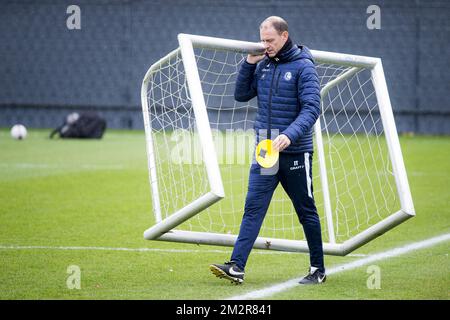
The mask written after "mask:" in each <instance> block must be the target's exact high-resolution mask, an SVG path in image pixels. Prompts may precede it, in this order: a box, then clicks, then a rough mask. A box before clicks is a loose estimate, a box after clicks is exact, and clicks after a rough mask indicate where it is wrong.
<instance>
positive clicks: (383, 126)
mask: <svg viewBox="0 0 450 320" xmlns="http://www.w3.org/2000/svg"><path fill="white" fill-rule="evenodd" d="M178 42H179V47H178V48H177V49H175V50H174V51H172V52H170V53H168V54H167V55H166V56H164V57H162V58H161V59H160V60H159V61H157V62H155V63H154V64H153V65H152V66H151V67H150V68H149V70H148V71H147V73H146V75H145V78H144V80H143V83H142V88H141V99H142V111H143V117H144V125H145V136H146V145H147V158H148V170H149V180H150V189H151V199H152V208H153V218H152V220H150V222H149V225H151V226H150V227H149V228H148V229H147V230H146V231H145V232H144V238H145V239H148V240H164V241H175V242H185V243H195V244H207V245H221V246H233V245H234V243H235V241H236V238H237V234H238V232H239V226H240V222H241V220H242V215H243V211H244V202H245V197H246V192H247V186H248V174H249V168H250V164H251V163H252V161H254V157H253V156H254V154H255V141H254V138H255V134H254V132H253V122H254V118H255V115H256V111H257V101H256V98H255V99H252V100H251V101H249V102H246V103H242V102H237V101H235V100H234V86H235V81H236V75H237V73H238V70H239V66H240V64H241V63H242V62H243V61H244V59H245V58H246V56H247V54H248V53H258V52H262V51H263V46H262V44H260V43H253V42H245V41H237V40H230V39H221V38H213V37H204V36H196V35H188V34H179V35H178ZM311 52H312V54H313V57H314V60H315V63H316V66H317V71H318V73H319V77H320V86H321V108H322V110H321V115H320V118H319V120H318V121H317V122H316V124H315V127H314V148H315V149H314V150H315V152H314V157H313V186H314V190H313V195H314V199H315V201H316V205H317V209H318V212H319V216H320V219H321V225H322V232H323V234H322V236H323V239H324V253H325V254H330V255H346V254H348V253H350V252H352V251H353V250H355V249H357V248H358V247H360V246H362V245H364V244H366V243H367V242H369V241H371V240H373V239H375V238H376V237H378V236H380V235H381V234H383V233H385V232H386V231H388V230H390V229H392V228H394V227H395V226H397V225H398V224H400V223H402V222H403V221H405V220H407V219H408V218H410V217H413V216H414V215H415V212H414V206H413V202H412V198H411V193H410V189H409V185H408V179H407V175H406V171H405V166H404V163H403V157H402V152H401V149H400V143H399V139H398V135H397V130H396V126H395V122H394V117H393V113H392V108H391V103H390V100H389V94H388V89H387V85H386V80H385V77H384V73H383V67H382V63H381V60H380V59H379V58H373V57H365V56H356V55H349V54H342V53H333V52H324V51H315V50H312V51H311ZM254 247H255V248H259V249H269V250H282V251H295V252H307V251H308V246H307V243H306V241H305V237H304V234H303V229H302V227H301V225H300V223H299V221H298V218H297V215H296V213H295V211H294V208H293V206H292V203H291V202H290V200H289V198H288V197H287V195H286V194H285V192H284V190H283V189H282V187H281V186H279V187H278V188H277V190H276V191H275V194H274V196H273V199H272V202H271V205H270V207H269V210H268V212H267V215H266V218H265V220H264V223H263V226H262V228H261V231H260V233H259V236H258V238H257V240H256V242H255V244H254Z"/></svg>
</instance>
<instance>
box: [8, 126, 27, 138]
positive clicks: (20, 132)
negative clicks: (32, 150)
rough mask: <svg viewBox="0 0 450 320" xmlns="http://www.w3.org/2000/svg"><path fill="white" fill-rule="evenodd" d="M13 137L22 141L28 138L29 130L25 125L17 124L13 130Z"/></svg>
mask: <svg viewBox="0 0 450 320" xmlns="http://www.w3.org/2000/svg"><path fill="white" fill-rule="evenodd" d="M11 137H13V138H14V139H17V140H22V139H25V138H26V137H27V128H25V126H24V125H21V124H16V125H14V126H13V127H12V128H11Z"/></svg>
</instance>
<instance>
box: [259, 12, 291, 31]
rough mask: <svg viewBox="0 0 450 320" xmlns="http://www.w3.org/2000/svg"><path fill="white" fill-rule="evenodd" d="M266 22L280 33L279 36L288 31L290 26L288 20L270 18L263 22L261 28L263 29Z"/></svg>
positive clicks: (275, 17)
mask: <svg viewBox="0 0 450 320" xmlns="http://www.w3.org/2000/svg"><path fill="white" fill-rule="evenodd" d="M265 22H269V23H270V24H271V25H272V27H273V28H274V29H275V30H276V31H277V32H278V34H282V33H283V32H284V31H288V24H287V22H286V20H284V19H283V18H281V17H278V16H270V17H268V18H266V19H265V20H264V21H263V22H261V24H260V26H259V28H260V29H261V28H262V26H263V24H264V23H265Z"/></svg>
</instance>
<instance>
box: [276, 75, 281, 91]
mask: <svg viewBox="0 0 450 320" xmlns="http://www.w3.org/2000/svg"><path fill="white" fill-rule="evenodd" d="M280 76H281V71H280V72H278V76H277V85H276V87H275V88H276V89H275V94H276V95H278V87H279V86H280Z"/></svg>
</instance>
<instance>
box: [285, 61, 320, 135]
mask: <svg viewBox="0 0 450 320" xmlns="http://www.w3.org/2000/svg"><path fill="white" fill-rule="evenodd" d="M297 90H298V92H297V95H298V102H299V103H300V112H299V114H298V116H297V118H296V119H295V120H294V122H292V123H291V125H290V126H289V127H288V128H287V129H286V130H284V131H283V132H282V134H285V135H286V136H287V137H288V138H289V140H291V142H292V143H293V142H295V141H297V140H298V139H299V138H300V137H301V136H303V135H305V134H307V133H308V132H309V131H310V130H311V128H312V127H313V126H314V124H315V123H316V121H317V118H319V115H320V84H319V76H318V75H317V70H316V67H315V66H314V63H313V62H311V61H309V60H307V63H306V64H305V65H304V66H302V68H301V70H300V73H299V76H298V80H297Z"/></svg>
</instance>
